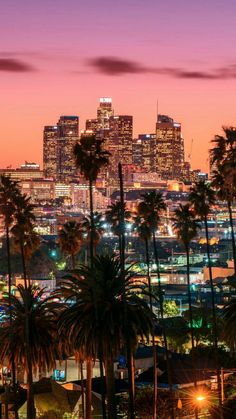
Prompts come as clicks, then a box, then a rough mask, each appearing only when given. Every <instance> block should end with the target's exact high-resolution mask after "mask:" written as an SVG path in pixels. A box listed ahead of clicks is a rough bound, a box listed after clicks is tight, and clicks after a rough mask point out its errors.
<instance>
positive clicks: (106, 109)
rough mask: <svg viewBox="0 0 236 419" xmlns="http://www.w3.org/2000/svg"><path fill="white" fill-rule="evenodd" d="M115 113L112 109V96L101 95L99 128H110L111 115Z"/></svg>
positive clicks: (98, 118)
mask: <svg viewBox="0 0 236 419" xmlns="http://www.w3.org/2000/svg"><path fill="white" fill-rule="evenodd" d="M113 115H114V111H113V109H112V99H111V98H110V97H101V98H100V100H99V107H98V109H97V121H98V129H102V130H104V129H109V128H110V117H111V116H113Z"/></svg>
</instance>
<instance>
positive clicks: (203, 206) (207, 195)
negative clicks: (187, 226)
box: [189, 181, 221, 404]
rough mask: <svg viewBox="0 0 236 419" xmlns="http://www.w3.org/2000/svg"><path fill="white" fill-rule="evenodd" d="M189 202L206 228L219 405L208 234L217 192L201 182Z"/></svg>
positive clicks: (214, 313) (218, 373) (193, 189)
mask: <svg viewBox="0 0 236 419" xmlns="http://www.w3.org/2000/svg"><path fill="white" fill-rule="evenodd" d="M189 201H190V202H191V204H192V206H193V208H194V211H195V214H196V215H197V217H198V218H199V219H200V220H201V221H203V223H204V226H205V233H206V245H207V259H208V268H209V278H210V287H211V305H212V317H213V339H214V349H215V350H214V353H215V362H216V367H217V385H218V398H219V403H220V404H221V387H220V385H221V381H220V370H219V365H218V330H217V318H216V307H215V294H214V284H213V278H212V268H211V257H210V244H209V232H208V224H207V217H208V215H209V213H210V210H211V207H212V206H213V205H214V203H215V191H214V190H213V189H212V187H211V186H210V185H209V184H208V183H206V182H204V181H199V182H197V183H196V184H195V185H194V186H193V187H192V188H191V189H190V194H189Z"/></svg>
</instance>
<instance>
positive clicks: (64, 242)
mask: <svg viewBox="0 0 236 419" xmlns="http://www.w3.org/2000/svg"><path fill="white" fill-rule="evenodd" d="M81 242H82V231H81V226H80V224H79V223H77V222H76V221H67V222H66V223H65V224H64V225H63V226H62V228H61V229H60V230H59V232H58V243H59V245H60V248H61V251H62V253H65V254H69V255H70V256H71V258H72V265H73V267H74V264H75V261H74V258H75V255H76V254H77V253H78V252H79V250H80V247H81Z"/></svg>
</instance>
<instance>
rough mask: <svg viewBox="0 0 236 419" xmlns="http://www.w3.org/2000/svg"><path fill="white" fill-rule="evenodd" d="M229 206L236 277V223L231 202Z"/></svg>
mask: <svg viewBox="0 0 236 419" xmlns="http://www.w3.org/2000/svg"><path fill="white" fill-rule="evenodd" d="M227 204H228V211H229V221H230V230H231V240H232V250H233V260H234V273H235V275H236V246H235V237H234V222H233V216H232V207H231V202H230V201H228V202H227Z"/></svg>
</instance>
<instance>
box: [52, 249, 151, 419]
mask: <svg viewBox="0 0 236 419" xmlns="http://www.w3.org/2000/svg"><path fill="white" fill-rule="evenodd" d="M142 293H143V285H142V284H137V283H135V284H134V282H133V280H132V276H131V273H130V272H129V271H127V270H126V271H125V280H124V281H123V280H122V273H121V263H120V261H119V259H117V258H114V257H110V256H99V257H96V258H94V265H93V268H91V267H87V266H80V268H79V269H78V271H77V272H76V275H75V274H74V275H71V276H69V277H68V278H67V279H66V280H65V281H64V282H63V283H62V285H61V288H60V289H59V290H58V292H57V295H63V297H64V298H65V299H66V300H70V301H71V300H72V301H74V303H73V304H70V305H69V306H68V308H67V309H66V310H65V311H64V312H63V313H62V315H61V318H60V320H59V324H60V328H59V331H62V332H63V333H64V332H65V331H66V332H67V337H68V340H69V342H70V343H71V345H72V347H73V348H74V349H75V350H79V351H82V352H83V353H84V356H85V357H86V358H88V357H90V358H91V359H95V358H96V357H97V356H98V353H99V350H100V346H101V345H102V352H103V355H104V359H105V365H106V377H107V399H108V418H109V419H115V418H116V417H117V412H116V403H115V392H114V370H113V368H114V367H113V362H114V358H115V357H117V356H118V355H119V353H120V351H121V349H122V348H123V347H124V346H125V345H126V344H127V340H126V338H127V336H126V329H127V327H128V328H129V344H130V345H131V346H132V348H133V350H134V349H135V347H136V345H137V343H138V338H139V337H142V338H145V339H148V337H149V334H150V332H151V330H152V327H153V316H152V313H151V310H150V309H149V307H148V305H147V304H146V302H145V300H144V299H141V298H140V297H139V296H138V295H139V294H140V295H142ZM124 295H125V299H124V298H123V297H124ZM124 305H125V310H126V311H127V316H125V314H124V313H125V310H124ZM97 319H98V320H99V321H97ZM126 322H128V324H127V323H126Z"/></svg>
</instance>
